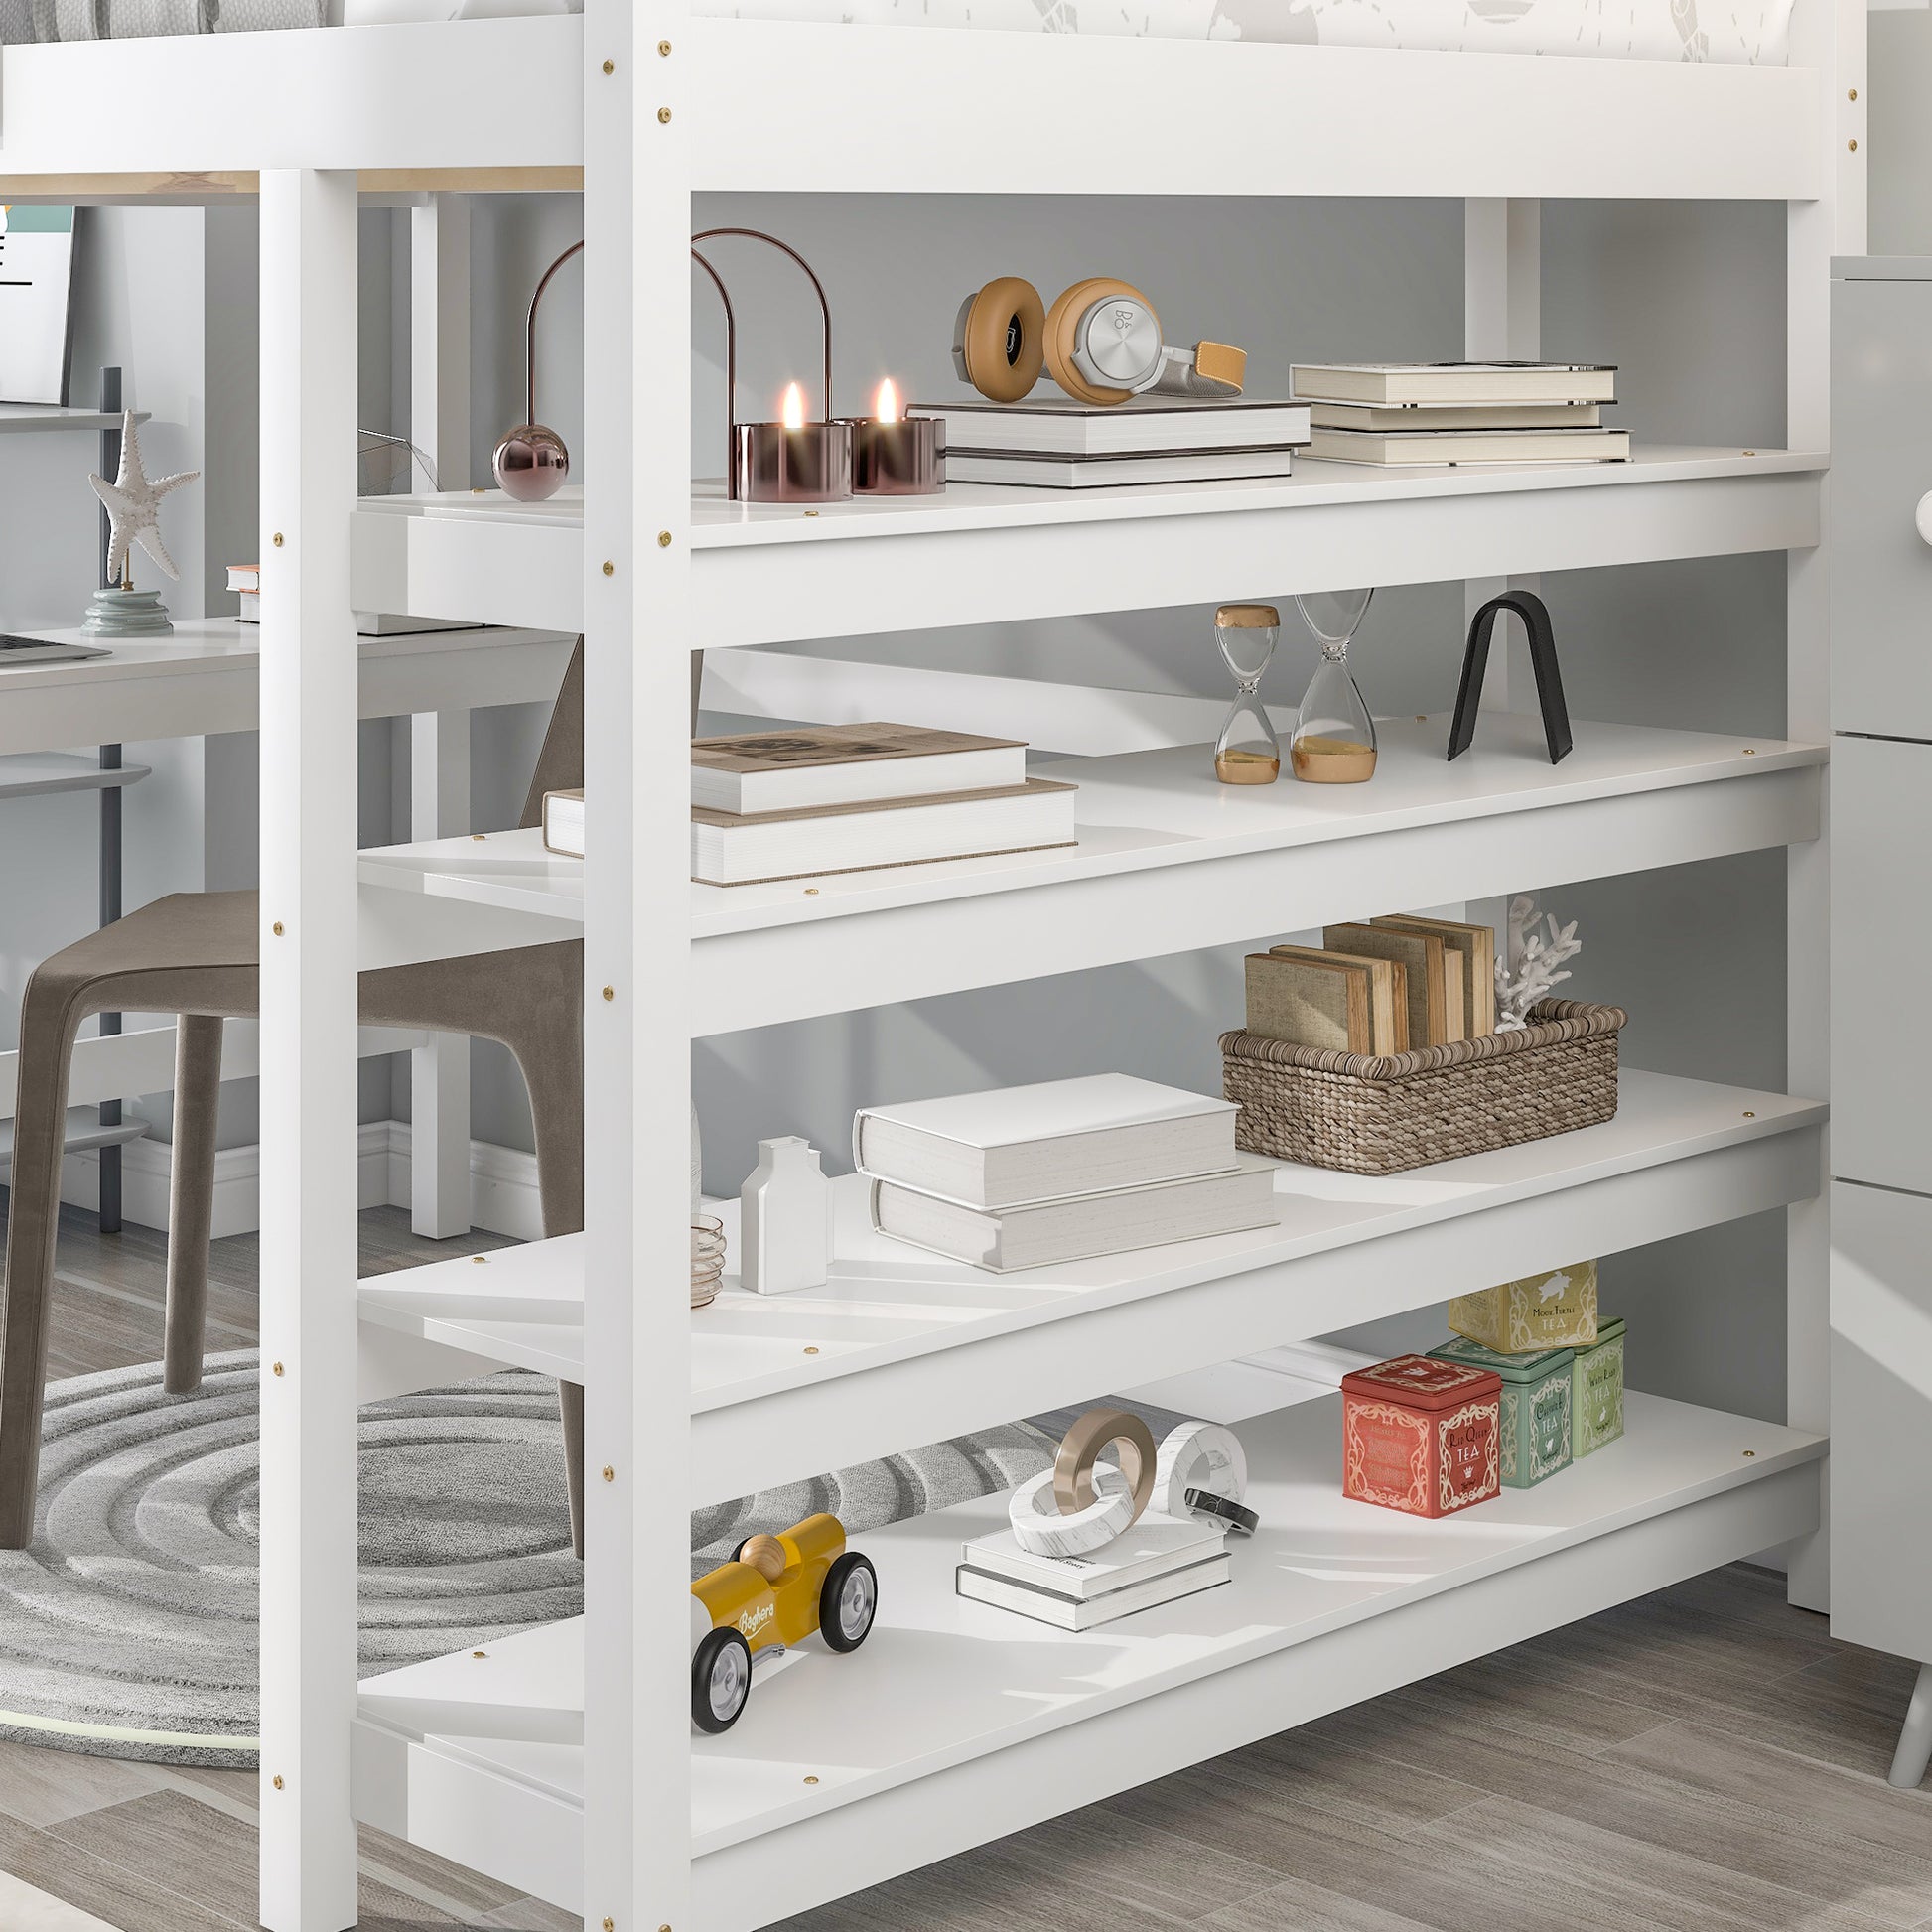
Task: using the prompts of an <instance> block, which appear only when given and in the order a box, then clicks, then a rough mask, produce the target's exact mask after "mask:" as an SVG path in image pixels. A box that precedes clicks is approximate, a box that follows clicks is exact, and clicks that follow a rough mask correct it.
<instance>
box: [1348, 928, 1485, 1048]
mask: <svg viewBox="0 0 1932 1932" xmlns="http://www.w3.org/2000/svg"><path fill="white" fill-rule="evenodd" d="M1321 941H1322V944H1323V945H1324V946H1326V947H1327V948H1328V950H1329V951H1331V952H1344V953H1365V954H1367V955H1368V956H1370V957H1371V958H1379V959H1393V960H1397V961H1399V962H1400V963H1401V965H1402V967H1403V968H1404V970H1405V971H1406V972H1407V974H1408V976H1409V983H1408V993H1409V1046H1410V1048H1411V1049H1412V1050H1413V1049H1414V1048H1416V1047H1419V1046H1447V1045H1449V1043H1450V1042H1451V1041H1452V1040H1457V1039H1460V1038H1461V1037H1462V1014H1463V1008H1464V1006H1465V1004H1466V1001H1465V995H1464V993H1463V990H1462V956H1461V954H1460V953H1457V952H1454V951H1452V950H1451V949H1450V948H1449V946H1448V945H1447V944H1445V942H1444V940H1443V938H1442V935H1441V934H1440V933H1434V932H1404V931H1400V930H1398V929H1396V928H1395V927H1392V926H1384V925H1331V926H1324V927H1323V928H1322V933H1321Z"/></svg>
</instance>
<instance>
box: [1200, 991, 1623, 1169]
mask: <svg viewBox="0 0 1932 1932" xmlns="http://www.w3.org/2000/svg"><path fill="white" fill-rule="evenodd" d="M1628 1018H1629V1015H1628V1014H1626V1013H1625V1012H1624V1011H1623V1009H1622V1008H1621V1007H1598V1006H1587V1005H1585V1004H1584V1003H1583V1002H1582V1001H1580V1000H1545V1001H1543V1002H1542V1003H1541V1004H1540V1005H1538V1006H1536V1007H1534V1008H1532V1009H1531V1018H1530V1025H1529V1026H1527V1027H1525V1028H1523V1029H1522V1030H1521V1031H1520V1032H1515V1033H1507V1034H1485V1035H1483V1036H1482V1037H1481V1038H1480V1039H1461V1040H1457V1041H1455V1042H1454V1044H1452V1045H1449V1046H1425V1047H1421V1048H1419V1049H1417V1050H1416V1051H1413V1052H1408V1053H1393V1054H1374V1053H1340V1052H1332V1051H1327V1050H1324V1049H1322V1048H1320V1047H1315V1046H1297V1045H1294V1044H1292V1043H1291V1042H1289V1041H1288V1040H1284V1039H1262V1038H1260V1037H1259V1036H1258V1035H1254V1034H1249V1033H1243V1032H1240V1031H1239V1030H1237V1031H1235V1032H1233V1033H1226V1034H1223V1035H1221V1091H1222V1092H1223V1093H1224V1094H1225V1095H1226V1096H1227V1098H1228V1099H1230V1100H1232V1101H1235V1102H1237V1103H1238V1104H1239V1105H1240V1108H1241V1116H1240V1120H1239V1122H1238V1123H1237V1125H1236V1128H1235V1143H1236V1145H1237V1146H1239V1147H1242V1148H1245V1149H1247V1150H1248V1151H1249V1152H1250V1153H1254V1154H1269V1155H1273V1156H1274V1157H1275V1159H1276V1160H1278V1161H1305V1162H1307V1163H1308V1164H1309V1165H1310V1166H1311V1167H1315V1168H1340V1169H1342V1170H1344V1171H1345V1172H1347V1173H1402V1172H1403V1171H1404V1170H1406V1169H1409V1168H1422V1167H1428V1166H1430V1165H1431V1164H1432V1163H1434V1162H1437V1161H1452V1160H1454V1159H1455V1158H1456V1156H1458V1155H1462V1154H1483V1153H1487V1152H1488V1151H1489V1150H1490V1149H1491V1148H1498V1147H1514V1146H1515V1145H1517V1144H1518V1143H1519V1142H1522V1141H1541V1140H1547V1139H1548V1138H1549V1137H1550V1136H1551V1135H1552V1134H1567V1133H1569V1132H1570V1131H1571V1130H1572V1129H1573V1128H1578V1127H1593V1126H1595V1125H1596V1124H1597V1123H1598V1122H1599V1121H1605V1120H1610V1119H1613V1118H1614V1117H1615V1114H1616V1036H1617V1031H1618V1029H1619V1028H1621V1027H1622V1025H1623V1024H1624V1022H1625V1021H1626V1020H1627V1019H1628Z"/></svg>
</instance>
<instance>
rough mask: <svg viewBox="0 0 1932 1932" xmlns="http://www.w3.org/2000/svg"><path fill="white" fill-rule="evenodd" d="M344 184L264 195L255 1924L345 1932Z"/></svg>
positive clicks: (349, 824)
mask: <svg viewBox="0 0 1932 1932" xmlns="http://www.w3.org/2000/svg"><path fill="white" fill-rule="evenodd" d="M355 211H356V197H355V177H354V175H353V174H349V173H344V172H338V171H332V172H327V173H322V172H317V171H315V170H311V169H300V170H298V169H266V170H264V171H263V173H262V178H261V213H262V219H261V233H262V266H261V273H262V290H261V343H262V359H261V404H262V407H261V429H262V441H261V514H262V546H261V559H262V590H263V593H264V595H263V598H262V605H263V624H262V653H261V659H262V667H261V882H262V884H261V1089H262V1127H261V1229H262V1231H261V1330H262V1351H261V1352H262V1381H261V1679H262V1692H261V1737H262V1755H261V1918H262V1923H263V1924H264V1925H265V1926H267V1927H268V1928H269V1929H270V1932H344V1928H345V1927H348V1926H352V1925H353V1924H354V1923H355V1824H354V1819H353V1815H352V1813H351V1811H350V1804H349V1734H350V1725H351V1723H352V1721H353V1718H354V1713H355V1202H356V1193H355V1066H356V1057H355V911H356V892H355V792H356V780H355V713H356V703H355V680H356V656H355V649H354V643H353V638H354V620H353V613H352V612H351V610H350V608H349V577H348V542H349V512H350V510H351V509H352V507H353V505H354V497H355V334H356V331H355V296H356V251H355Z"/></svg>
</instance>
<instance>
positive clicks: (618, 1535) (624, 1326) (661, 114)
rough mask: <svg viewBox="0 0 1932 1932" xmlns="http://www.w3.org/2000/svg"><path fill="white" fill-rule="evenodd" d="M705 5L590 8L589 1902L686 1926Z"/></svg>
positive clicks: (587, 1907)
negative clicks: (692, 23)
mask: <svg viewBox="0 0 1932 1932" xmlns="http://www.w3.org/2000/svg"><path fill="white" fill-rule="evenodd" d="M688 22H689V14H688V10H687V8H686V7H685V6H684V5H682V4H680V0H587V5H586V10H585V20H584V55H585V87H586V90H587V98H586V111H585V117H584V164H585V165H584V178H585V195H584V230H585V235H586V237H587V241H588V246H587V247H586V249H585V254H584V272H585V285H586V286H585V301H584V313H585V344H584V366H585V383H586V390H587V398H588V403H589V407H588V408H587V409H586V411H585V416H586V422H587V424H588V428H587V431H586V435H585V444H586V448H585V452H584V456H585V476H586V490H585V562H586V570H587V588H586V591H585V598H584V608H585V620H586V624H587V640H588V641H587V645H586V650H587V658H586V685H587V689H586V705H585V717H586V732H585V748H584V749H585V781H586V792H587V798H588V809H589V811H590V813H591V816H592V818H593V820H594V821H595V823H596V825H597V828H598V830H597V833H596V856H595V857H594V859H593V860H592V862H591V866H590V869H589V874H588V879H587V885H588V893H587V898H586V905H585V922H584V949H585V968H586V973H587V984H586V999H585V1008H586V1013H585V1035H586V1049H587V1050H586V1055H585V1057H586V1063H587V1067H588V1075H587V1082H586V1120H585V1127H586V1134H585V1140H586V1157H585V1208H586V1239H587V1243H588V1255H587V1266H586V1269H585V1277H586V1294H585V1311H584V1319H585V1351H584V1352H585V1359H586V1362H587V1363H588V1365H589V1368H590V1380H589V1382H588V1384H587V1386H586V1389H585V1406H586V1434H587V1443H588V1449H587V1456H586V1461H587V1465H588V1469H589V1475H590V1481H589V1485H588V1487H589V1490H590V1495H589V1507H588V1511H587V1518H588V1520H587V1524H586V1536H587V1545H588V1548H587V1573H586V1580H585V1581H586V1596H587V1600H586V1631H585V1682H586V1683H587V1684H589V1685H590V1686H592V1687H593V1691H592V1695H591V1696H590V1698H589V1700H588V1704H587V1708H586V1711H585V1721H584V1744H585V1755H586V1763H585V1799H584V1803H585V1893H584V1918H585V1922H586V1924H588V1925H591V1926H599V1925H602V1924H604V1923H605V1922H606V1921H607V1920H609V1921H610V1923H611V1924H613V1925H614V1926H619V1927H621V1928H623V1932H633V1928H634V1929H635V1932H652V1929H653V1928H656V1927H659V1926H665V1925H669V1926H672V1927H675V1928H676V1932H694V1928H692V1926H691V1917H690V1911H691V1907H690V1804H691V1800H690V1768H691V1760H690V1748H691V1747H690V1729H691V1718H690V1709H691V1696H690V1576H689V1566H688V1564H687V1561H686V1554H685V1537H684V1532H683V1526H684V1521H685V1510H686V1503H687V1499H688V1496H689V1490H690V1484H689V1478H688V1459H689V1440H690V1423H689V1418H690V1366H689V1354H690V1332H689V1331H690V1311H689V1308H688V1304H687V1297H686V1294H685V1279H686V1274H687V1272H688V1268H689V1235H688V1231H687V1229H688V1221H689V1215H690V1200H689V1193H688V1186H689V1181H688V1141H687V1134H688V1121H689V1113H688V1103H687V1096H688V1093H689V1090H690V1080H691V1052H690V1038H689V995H688V984H687V982H688V968H689V951H690V940H689V934H688V930H687V927H686V924H685V920H684V915H683V907H684V905H685V902H686V898H687V896H688V893H689V887H688V884H687V876H688V873H689V870H690V868H689V865H688V863H687V859H688V854H687V851H686V844H687V839H688V834H687V832H686V830H685V827H686V822H687V819H688V815H689V810H690V804H689V796H688V793H689V779H688V777H687V775H686V771H687V766H688V764H689V760H690V745H689V738H688V734H687V731H686V723H685V721H686V715H687V712H688V709H689V702H690V666H689V660H688V656H687V652H688V650H689V647H690V645H689V640H690V639H691V638H692V637H693V636H694V635H695V634H696V632H697V629H698V614H697V613H695V612H694V611H693V610H692V609H691V607H690V567H689V527H690V500H691V482H690V415H691V391H690V353H691V307H690V300H691V299H690V278H691V269H690V260H689V246H690V234H691V198H690V186H689V177H688V173H687V168H688V162H687V155H686V149H687V129H686V118H687V116H688V114H689V112H690V111H691V109H690V107H689V102H690V100H691V99H692V97H693V96H692V91H691V90H690V89H689V88H687V86H686V85H685V84H684V68H685V64H686V61H687V59H688V56H687V53H686V50H685V48H684V46H683V44H682V43H683V42H684V40H685V38H686V34H685V29H686V27H687V25H688ZM607 1471H608V1474H607Z"/></svg>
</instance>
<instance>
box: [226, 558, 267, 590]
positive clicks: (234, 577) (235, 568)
mask: <svg viewBox="0 0 1932 1932" xmlns="http://www.w3.org/2000/svg"><path fill="white" fill-rule="evenodd" d="M261 587H262V567H261V565H260V564H230V565H229V566H228V588H229V590H231V591H258V590H260V589H261Z"/></svg>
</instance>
